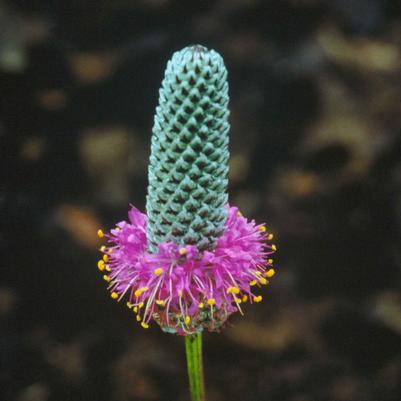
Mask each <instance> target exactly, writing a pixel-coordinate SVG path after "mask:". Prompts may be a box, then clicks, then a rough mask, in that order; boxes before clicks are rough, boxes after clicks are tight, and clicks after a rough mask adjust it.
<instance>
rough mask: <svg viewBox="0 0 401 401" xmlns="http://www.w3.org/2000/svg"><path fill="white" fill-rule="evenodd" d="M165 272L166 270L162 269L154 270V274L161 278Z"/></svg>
mask: <svg viewBox="0 0 401 401" xmlns="http://www.w3.org/2000/svg"><path fill="white" fill-rule="evenodd" d="M163 272H164V270H163V269H162V268H161V267H159V268H157V269H155V270H153V273H154V274H156V276H160V275H161V274H162V273H163Z"/></svg>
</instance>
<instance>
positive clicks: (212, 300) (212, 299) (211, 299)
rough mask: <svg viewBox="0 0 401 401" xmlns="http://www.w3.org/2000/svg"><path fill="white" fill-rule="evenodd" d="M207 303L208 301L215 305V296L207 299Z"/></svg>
mask: <svg viewBox="0 0 401 401" xmlns="http://www.w3.org/2000/svg"><path fill="white" fill-rule="evenodd" d="M207 303H208V304H209V305H210V306H213V305H215V304H216V300H215V299H214V298H209V299H208V300H207Z"/></svg>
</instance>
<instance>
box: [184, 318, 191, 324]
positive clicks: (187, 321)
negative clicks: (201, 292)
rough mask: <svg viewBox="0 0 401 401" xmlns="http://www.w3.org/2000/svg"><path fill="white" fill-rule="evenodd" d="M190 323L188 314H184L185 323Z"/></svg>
mask: <svg viewBox="0 0 401 401" xmlns="http://www.w3.org/2000/svg"><path fill="white" fill-rule="evenodd" d="M189 323H191V318H190V317H189V316H185V324H186V325H188V324H189Z"/></svg>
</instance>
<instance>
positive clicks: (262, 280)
mask: <svg viewBox="0 0 401 401" xmlns="http://www.w3.org/2000/svg"><path fill="white" fill-rule="evenodd" d="M259 283H260V284H263V285H266V284H267V283H268V281H267V280H266V279H265V278H264V277H261V278H260V279H259Z"/></svg>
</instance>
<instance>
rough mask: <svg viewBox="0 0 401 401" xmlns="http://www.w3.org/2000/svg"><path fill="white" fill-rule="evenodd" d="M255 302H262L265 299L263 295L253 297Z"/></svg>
mask: <svg viewBox="0 0 401 401" xmlns="http://www.w3.org/2000/svg"><path fill="white" fill-rule="evenodd" d="M253 300H254V302H261V301H262V300H263V297H262V295H258V296H257V297H254V298H253Z"/></svg>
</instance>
